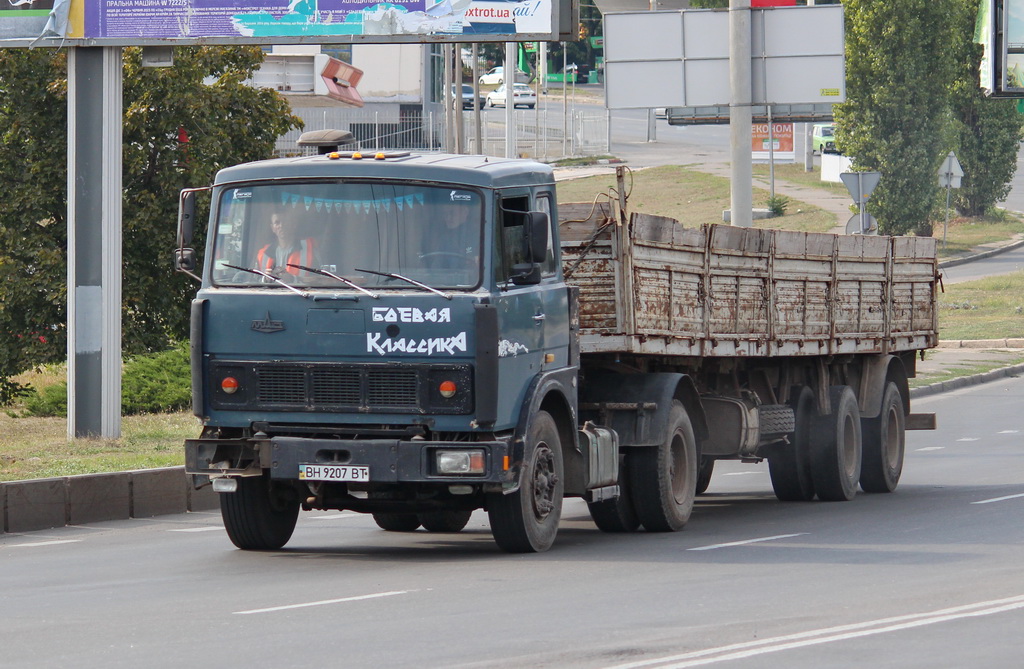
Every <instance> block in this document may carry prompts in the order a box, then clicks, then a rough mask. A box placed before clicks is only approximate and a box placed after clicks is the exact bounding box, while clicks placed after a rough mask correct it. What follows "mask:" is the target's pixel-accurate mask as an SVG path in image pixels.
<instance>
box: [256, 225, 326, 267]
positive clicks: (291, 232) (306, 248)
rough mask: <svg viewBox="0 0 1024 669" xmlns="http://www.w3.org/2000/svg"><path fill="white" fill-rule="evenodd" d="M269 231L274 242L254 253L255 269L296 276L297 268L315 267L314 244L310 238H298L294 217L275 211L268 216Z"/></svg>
mask: <svg viewBox="0 0 1024 669" xmlns="http://www.w3.org/2000/svg"><path fill="white" fill-rule="evenodd" d="M270 230H271V231H272V232H273V233H274V240H273V241H271V242H270V243H269V244H267V245H266V246H264V247H263V248H261V249H260V250H259V251H257V252H256V269H260V270H263V271H264V272H268V273H271V274H274V275H275V276H280V275H281V274H283V273H288V274H291V275H293V276H298V275H299V273H300V271H301V270H299V269H298V268H297V267H289V266H288V265H302V266H304V267H317V264H316V263H317V258H316V242H315V241H314V240H313V238H312V237H305V238H301V239H300V238H299V237H298V222H297V221H296V220H295V217H293V216H288V215H285V214H284V213H283V212H281V211H275V212H274V213H273V214H271V216H270Z"/></svg>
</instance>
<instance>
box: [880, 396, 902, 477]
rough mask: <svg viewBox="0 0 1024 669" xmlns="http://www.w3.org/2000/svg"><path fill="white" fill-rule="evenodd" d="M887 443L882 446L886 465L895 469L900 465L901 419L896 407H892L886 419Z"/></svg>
mask: <svg viewBox="0 0 1024 669" xmlns="http://www.w3.org/2000/svg"><path fill="white" fill-rule="evenodd" d="M885 418H886V425H885V442H884V443H883V444H882V456H883V457H884V458H885V464H886V465H888V467H889V468H890V469H895V468H896V467H898V466H899V463H900V435H901V430H900V417H899V415H898V412H897V410H896V407H890V408H889V413H888V415H887V416H886V417H885Z"/></svg>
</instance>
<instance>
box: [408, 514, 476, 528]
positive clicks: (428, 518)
mask: <svg viewBox="0 0 1024 669" xmlns="http://www.w3.org/2000/svg"><path fill="white" fill-rule="evenodd" d="M472 515H473V512H472V511H465V510H455V511H425V512H423V513H420V514H417V516H418V518H419V522H420V524H422V525H423V529H425V530H427V531H428V532H460V531H462V528H464V527H465V526H466V525H467V524H468V523H469V517H470V516H472Z"/></svg>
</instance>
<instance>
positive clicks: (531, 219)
mask: <svg viewBox="0 0 1024 669" xmlns="http://www.w3.org/2000/svg"><path fill="white" fill-rule="evenodd" d="M548 230H549V228H548V215H547V214H545V213H544V212H542V211H531V212H528V213H527V214H526V258H527V260H529V261H530V262H535V263H543V262H544V259H545V256H547V253H548Z"/></svg>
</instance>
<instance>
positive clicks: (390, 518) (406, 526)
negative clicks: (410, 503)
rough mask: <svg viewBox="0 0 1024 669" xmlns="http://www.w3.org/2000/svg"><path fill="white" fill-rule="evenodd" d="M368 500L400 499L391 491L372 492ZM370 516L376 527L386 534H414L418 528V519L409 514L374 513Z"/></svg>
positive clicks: (392, 512)
mask: <svg viewBox="0 0 1024 669" xmlns="http://www.w3.org/2000/svg"><path fill="white" fill-rule="evenodd" d="M370 499H385V500H394V499H401V496H400V495H398V494H396V493H395V492H392V491H373V492H371V493H370ZM371 515H372V516H373V522H375V523H377V527H379V528H380V529H382V530H385V531H387V532H415V531H416V529H417V528H419V526H420V519H419V518H418V517H417V516H416V514H415V513H411V512H409V513H406V512H401V511H376V512H374V513H372V514H371Z"/></svg>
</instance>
